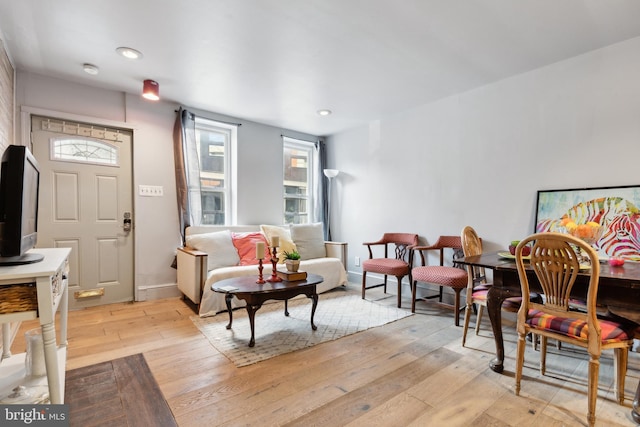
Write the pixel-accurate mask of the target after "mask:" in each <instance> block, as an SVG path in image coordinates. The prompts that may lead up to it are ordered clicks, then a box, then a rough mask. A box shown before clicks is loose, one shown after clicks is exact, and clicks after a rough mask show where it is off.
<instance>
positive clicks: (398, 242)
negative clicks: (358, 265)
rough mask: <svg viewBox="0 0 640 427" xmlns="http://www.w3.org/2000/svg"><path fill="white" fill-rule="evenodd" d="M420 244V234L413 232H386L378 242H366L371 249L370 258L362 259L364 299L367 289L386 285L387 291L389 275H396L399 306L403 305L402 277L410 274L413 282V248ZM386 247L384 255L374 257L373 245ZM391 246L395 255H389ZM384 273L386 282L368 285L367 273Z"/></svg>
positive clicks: (385, 289) (385, 290)
mask: <svg viewBox="0 0 640 427" xmlns="http://www.w3.org/2000/svg"><path fill="white" fill-rule="evenodd" d="M417 244H418V235H417V234H411V233H384V235H383V236H382V238H381V239H380V240H378V241H376V242H366V243H363V245H365V246H367V249H368V250H369V259H367V260H364V261H362V299H364V296H365V291H366V290H367V289H373V288H378V287H380V286H384V292H385V293H386V292H387V276H395V277H396V279H397V280H398V307H400V306H401V305H402V303H401V300H402V278H403V277H404V276H409V283H411V254H412V248H413V247H414V246H416V245H417ZM375 246H382V247H384V257H383V258H380V257H378V258H374V251H373V249H372V248H373V247H375ZM389 247H393V248H394V255H393V257H389ZM368 272H369V273H378V274H382V275H384V282H383V283H379V284H376V285H369V286H367V285H366V283H367V273H368Z"/></svg>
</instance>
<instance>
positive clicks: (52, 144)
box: [49, 135, 120, 168]
mask: <svg viewBox="0 0 640 427" xmlns="http://www.w3.org/2000/svg"><path fill="white" fill-rule="evenodd" d="M66 141H77V142H92V143H95V144H97V145H101V146H104V147H105V148H106V147H108V148H110V149H112V150H113V152H114V153H115V161H114V162H113V163H107V162H100V161H97V160H90V159H89V158H64V157H58V155H57V154H56V152H57V150H56V148H57V147H56V144H57V143H58V142H66ZM49 160H51V161H53V162H66V163H78V164H85V165H97V166H107V167H115V168H117V167H120V147H119V146H118V145H117V144H113V143H111V142H108V141H105V140H102V139H99V138H92V137H88V136H79V135H64V136H55V137H51V138H49Z"/></svg>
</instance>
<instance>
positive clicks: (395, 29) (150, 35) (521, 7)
mask: <svg viewBox="0 0 640 427" xmlns="http://www.w3.org/2000/svg"><path fill="white" fill-rule="evenodd" d="M637 36H640V1H638V0H615V1H602V0H562V1H558V0H519V1H513V0H401V1H392V0H304V1H303V0H183V1H157V0H89V1H87V0H0V37H1V38H2V39H3V40H5V43H6V45H7V50H8V51H9V54H10V58H11V60H12V61H13V64H14V66H15V67H16V68H17V69H20V70H27V71H30V72H34V73H39V74H43V75H47V76H52V77H58V78H61V79H66V80H73V81H76V82H80V83H83V84H87V85H91V86H97V87H101V88H106V89H111V90H118V91H123V92H127V93H132V94H138V93H140V91H141V89H142V81H143V80H144V79H153V80H156V81H157V82H158V83H159V84H160V96H161V97H162V99H163V100H166V101H170V102H175V103H178V104H180V105H183V106H186V107H193V108H198V109H202V110H206V111H212V112H216V113H221V114H226V115H230V116H234V117H238V118H241V119H246V120H251V121H256V122H260V123H265V124H269V125H273V126H277V127H282V128H286V129H291V130H297V131H300V132H305V133H309V134H312V135H319V136H323V135H324V136H326V135H331V134H333V133H337V132H341V131H344V130H346V129H349V128H353V127H356V126H361V125H364V124H366V123H369V122H371V121H374V120H378V119H381V118H383V117H385V116H388V115H391V114H394V113H397V112H400V111H404V110H407V109H410V108H412V107H415V106H418V105H422V104H425V103H429V102H432V101H435V100H438V99H441V98H443V97H447V96H450V95H452V94H456V93H460V92H464V91H468V90H471V89H473V88H477V87H480V86H483V85H486V84H489V83H491V82H495V81H497V80H500V79H504V78H507V77H509V76H512V75H515V74H519V73H524V72H527V71H529V70H532V69H535V68H539V67H542V66H545V65H548V64H551V63H554V62H557V61H561V60H563V59H566V58H569V57H573V56H576V55H580V54H582V53H585V52H588V51H590V50H593V49H598V48H601V47H603V46H607V45H610V44H613V43H617V42H620V41H623V40H627V39H630V38H633V37H637ZM120 46H128V47H132V48H135V49H138V50H140V51H141V52H142V53H143V54H144V57H143V59H141V60H137V61H132V60H127V59H125V58H123V57H122V56H119V55H118V54H116V51H115V49H116V48H117V47H120ZM84 63H91V64H94V65H96V66H97V67H99V69H100V72H99V74H97V75H94V76H92V75H89V74H86V73H85V72H84V71H83V69H82V65H83V64H84ZM325 108H326V109H330V110H332V111H333V114H331V115H329V116H326V117H321V116H319V115H318V114H317V111H318V110H319V109H325Z"/></svg>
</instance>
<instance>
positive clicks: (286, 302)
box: [284, 299, 289, 317]
mask: <svg viewBox="0 0 640 427" xmlns="http://www.w3.org/2000/svg"><path fill="white" fill-rule="evenodd" d="M284 315H285V316H287V317H289V300H288V299H286V300H284Z"/></svg>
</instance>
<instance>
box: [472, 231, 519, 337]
mask: <svg viewBox="0 0 640 427" xmlns="http://www.w3.org/2000/svg"><path fill="white" fill-rule="evenodd" d="M460 239H461V241H462V250H463V252H464V256H465V257H468V256H477V255H482V240H481V239H480V237H478V234H477V233H476V230H474V229H473V227H470V226H466V227H465V228H463V229H462V233H461V234H460ZM491 285H492V283H488V282H487V277H486V275H485V271H484V268H482V267H477V266H471V265H467V288H466V295H467V297H466V307H465V311H464V329H463V330H462V346H463V347H464V345H465V343H466V341H467V331H468V330H469V320H470V319H471V312H472V311H474V307H476V311H477V313H478V314H477V315H476V328H475V329H476V335H478V332H479V331H480V320H481V319H482V313H483V311H484V307H486V306H487V294H488V293H489V288H490V287H491ZM521 300H522V298H520V297H511V298H507V299H505V300H504V302H503V304H502V309H503V310H505V311H510V312H512V313H515V312H517V311H518V309H519V308H520V301H521Z"/></svg>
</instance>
